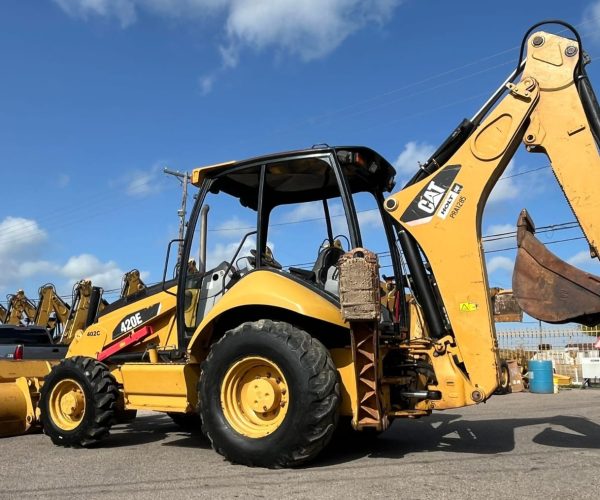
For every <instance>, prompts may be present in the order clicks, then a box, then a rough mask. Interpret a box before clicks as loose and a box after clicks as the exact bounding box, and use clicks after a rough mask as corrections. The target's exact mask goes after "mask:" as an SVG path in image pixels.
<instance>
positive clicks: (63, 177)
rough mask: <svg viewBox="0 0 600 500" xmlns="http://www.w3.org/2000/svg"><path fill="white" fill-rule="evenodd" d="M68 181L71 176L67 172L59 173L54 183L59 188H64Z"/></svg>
mask: <svg viewBox="0 0 600 500" xmlns="http://www.w3.org/2000/svg"><path fill="white" fill-rule="evenodd" d="M69 182H71V177H69V176H68V175H67V174H59V175H58V178H57V180H56V184H57V185H58V187H59V188H61V189H62V188H66V187H67V186H68V185H69Z"/></svg>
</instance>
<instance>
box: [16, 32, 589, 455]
mask: <svg viewBox="0 0 600 500" xmlns="http://www.w3.org/2000/svg"><path fill="white" fill-rule="evenodd" d="M559 24H560V25H561V26H562V27H564V28H566V29H568V30H571V31H572V32H573V39H571V38H566V37H564V36H558V35H554V34H551V33H549V32H545V31H535V30H536V29H537V28H539V26H540V25H541V23H540V24H538V25H535V26H534V27H532V29H530V30H529V31H528V32H527V34H526V36H525V38H524V40H523V43H522V49H521V55H520V57H519V61H518V63H517V64H516V69H515V71H514V72H513V73H512V74H511V75H510V76H509V78H508V79H507V80H506V81H505V82H504V84H502V85H501V87H500V88H499V89H498V91H496V92H495V93H494V94H493V95H492V97H491V98H490V99H489V100H488V102H486V103H485V104H484V106H483V107H482V108H481V110H480V111H479V112H477V114H476V115H475V116H474V117H473V118H472V119H470V120H464V121H463V122H462V123H461V124H460V125H459V126H458V127H457V129H456V130H455V131H453V133H452V134H451V135H450V137H449V138H448V139H447V140H446V141H445V142H444V143H443V144H442V145H441V146H440V147H439V148H438V150H437V151H436V152H435V153H434V154H433V155H432V157H431V158H430V159H429V160H428V161H427V162H426V163H425V164H424V165H422V166H421V168H420V169H419V171H418V172H417V173H416V174H415V176H414V177H413V178H412V179H411V180H410V181H409V182H408V184H407V185H406V186H405V187H404V188H403V189H402V190H400V191H398V192H396V193H395V194H392V195H389V196H387V197H386V196H385V193H388V192H391V191H392V189H393V186H394V175H395V171H394V169H393V167H392V166H391V165H390V163H389V162H387V161H386V160H385V159H384V158H382V157H381V156H380V155H379V154H377V153H376V152H374V151H373V150H371V149H368V148H365V147H355V146H343V147H329V146H322V147H315V148H310V149H306V150H302V151H293V152H285V153H278V154H272V155H268V156H262V157H259V158H252V159H249V160H244V161H236V162H229V163H224V164H219V165H212V166H208V167H203V168H198V169H196V170H194V171H193V174H192V181H193V184H194V185H195V186H197V187H198V188H199V193H198V195H197V197H196V201H195V204H194V208H193V210H192V212H191V216H190V220H189V221H188V225H187V232H186V236H185V239H184V241H183V242H180V241H179V240H175V241H172V242H171V243H170V244H169V247H168V249H167V258H166V262H165V267H164V274H163V281H162V282H161V283H159V284H158V285H155V286H151V287H147V288H145V289H144V290H142V291H141V292H139V293H138V294H136V295H134V296H132V297H133V298H129V299H119V300H117V301H116V302H115V303H113V304H110V305H108V306H107V307H106V308H105V309H104V310H103V311H102V312H101V313H100V314H98V317H97V318H96V320H95V322H93V323H92V324H90V325H89V326H87V327H86V328H85V329H84V330H81V331H78V332H76V333H75V336H74V338H73V340H72V342H71V343H70V345H69V350H68V354H67V358H66V359H64V360H63V361H61V362H60V363H59V364H57V365H55V366H54V367H53V368H52V370H51V372H50V373H49V374H48V375H47V376H46V377H45V379H44V381H43V385H41V389H40V399H39V404H38V408H39V412H40V418H41V421H42V424H43V428H44V432H45V433H46V434H47V435H48V436H49V437H50V438H51V439H52V441H53V442H54V443H55V444H57V445H60V446H89V445H92V444H96V443H98V442H99V441H101V440H103V439H105V438H107V436H108V434H109V431H110V427H111V424H112V422H113V420H114V415H115V411H116V408H119V407H120V408H126V409H131V410H134V409H146V410H154V411H160V412H168V413H170V414H172V415H179V416H180V417H182V418H184V417H189V419H190V420H192V421H193V420H194V419H195V421H196V422H197V425H201V426H202V430H203V432H204V433H205V434H206V435H207V436H208V438H209V439H210V441H211V443H212V445H213V447H214V449H215V450H216V451H217V452H218V453H220V454H222V455H224V456H225V457H226V458H227V459H229V460H230V461H232V462H236V463H242V464H247V465H255V466H263V467H291V466H296V465H299V464H302V463H305V462H307V461H309V460H311V459H313V458H314V457H315V456H316V455H317V454H318V453H319V452H320V451H321V450H322V449H323V448H324V447H325V446H326V445H327V443H328V442H329V440H330V439H331V436H332V434H333V432H334V430H335V428H336V426H338V425H341V420H340V417H342V420H343V421H345V422H347V421H350V422H351V425H352V427H353V428H354V429H356V430H358V431H365V430H374V431H381V430H385V429H386V428H387V427H388V426H389V425H390V422H392V421H393V420H394V419H396V418H406V417H409V418H418V417H424V416H427V415H429V414H430V413H431V412H432V411H435V410H444V409H449V408H458V407H462V406H467V405H475V404H479V403H482V402H484V401H486V399H488V398H489V397H490V396H491V395H492V394H493V393H494V391H495V390H496V388H497V386H498V384H499V379H500V360H499V358H498V349H497V343H496V338H495V329H494V321H493V311H492V306H491V299H490V292H489V286H488V280H487V275H486V268H485V260H484V256H483V249H482V243H481V218H482V213H483V209H484V206H485V203H486V200H487V198H488V196H489V194H490V191H491V190H492V188H493V186H494V184H495V183H496V181H497V180H498V179H499V178H500V176H501V175H502V173H503V171H504V169H505V168H506V166H507V164H508V162H509V160H510V159H511V157H512V156H513V155H514V153H515V151H516V150H517V148H518V146H519V144H520V143H521V142H523V143H524V144H525V147H526V149H527V151H529V152H532V153H544V154H546V155H547V156H548V157H549V159H550V161H551V164H552V168H553V170H554V173H555V174H556V177H557V179H558V181H559V184H560V186H561V187H562V189H563V191H564V193H565V195H566V197H567V199H568V201H569V203H570V204H571V207H572V209H573V211H574V213H575V216H576V217H577V219H578V220H579V222H580V224H581V227H582V229H583V232H584V234H585V235H586V237H587V240H588V242H589V244H590V247H591V248H592V251H593V254H594V255H596V256H597V255H598V250H597V245H598V242H599V241H600V226H598V225H597V224H596V223H595V218H596V215H597V214H598V212H599V210H598V209H599V208H600V207H599V206H598V205H599V204H600V200H598V198H597V197H596V196H595V190H596V186H597V185H599V183H600V156H599V154H598V138H599V137H600V110H599V108H598V104H597V102H596V99H595V96H594V93H593V91H592V88H591V86H590V84H589V81H588V80H587V76H586V73H585V64H586V63H587V60H586V58H585V56H584V54H583V51H582V48H581V41H580V39H579V35H578V34H577V33H576V32H575V30H574V29H573V28H572V27H571V26H569V25H567V24H565V23H559ZM530 35H531V36H530ZM525 53H526V59H524V58H523V56H524V55H525ZM368 202H370V203H371V206H374V207H375V211H374V213H375V214H379V217H380V221H379V222H380V224H378V225H377V227H381V232H382V234H383V235H385V239H386V241H387V244H388V249H387V251H388V252H389V254H388V255H389V256H390V260H391V269H392V274H391V275H389V276H386V279H385V294H386V297H385V300H384V301H383V304H384V306H383V307H382V305H381V304H382V301H381V291H380V289H381V281H380V276H379V267H378V260H377V257H376V255H375V254H373V253H372V252H371V251H369V250H367V249H365V248H364V247H365V242H366V237H367V234H368V230H369V229H370V230H372V227H373V226H372V225H369V226H366V225H365V223H364V222H363V223H362V224H361V217H359V215H360V214H358V208H357V206H360V207H364V206H365V204H366V203H368ZM307 204H310V207H311V210H313V209H314V208H315V207H321V209H322V214H323V219H324V221H325V222H324V224H322V225H319V224H314V225H313V227H312V228H311V231H310V232H307V233H306V234H304V235H303V237H304V238H305V242H304V246H307V247H308V246H310V238H311V236H313V235H317V236H319V238H320V241H318V242H317V244H315V246H314V247H313V249H311V254H313V252H315V253H316V254H317V259H316V262H315V263H314V265H313V266H312V267H311V268H310V269H306V268H305V267H300V266H299V267H294V266H286V267H283V266H282V265H281V264H279V262H278V261H277V260H276V258H275V256H274V255H273V252H271V251H270V249H269V248H268V247H267V242H268V241H274V240H276V239H277V237H278V235H280V234H281V227H280V225H279V224H277V220H278V216H281V215H286V214H289V213H290V212H289V210H292V209H295V208H298V207H303V206H306V205H307ZM235 206H237V207H239V210H242V211H243V213H244V216H245V217H248V218H249V217H253V219H252V220H253V222H252V223H251V224H250V225H251V226H252V228H251V229H249V230H248V232H247V233H246V234H244V235H243V236H241V237H240V239H239V242H238V243H237V244H236V245H234V246H235V250H234V251H232V255H229V256H227V258H226V260H223V261H222V262H220V263H219V262H218V261H217V262H214V256H213V255H208V252H207V248H208V247H211V248H213V247H217V245H216V244H215V240H214V239H211V238H214V235H215V234H217V232H216V231H211V229H212V230H214V229H218V227H219V221H222V220H224V217H230V216H231V210H232V207H235ZM219 207H220V208H219ZM332 207H335V209H336V210H337V209H338V207H340V209H341V212H340V213H341V214H342V217H336V219H335V221H332V219H333V217H332V216H331V215H330V213H331V210H332ZM219 209H221V210H222V212H221V214H220V215H219ZM215 213H216V215H213V214H215ZM209 214H210V217H209ZM248 218H247V219H245V220H248ZM340 219H343V221H342V222H343V224H342V226H343V228H342V229H340ZM240 220H241V219H240ZM279 220H281V219H279ZM334 222H335V224H334ZM334 228H335V232H334ZM533 228H534V226H533V223H532V222H531V219H530V218H529V217H528V216H527V214H523V217H521V219H520V222H519V246H520V248H519V255H518V262H517V264H516V274H515V277H514V280H513V290H514V294H515V297H516V298H517V300H518V302H519V304H520V306H521V307H522V308H523V309H524V311H525V312H527V313H528V314H532V315H534V316H535V317H542V318H543V319H545V320H550V321H556V322H559V321H569V320H580V321H589V322H590V323H593V322H596V323H597V322H598V315H599V314H600V297H599V294H598V291H597V290H596V289H595V286H596V283H597V282H598V278H593V277H590V276H589V275H586V274H584V273H581V272H580V271H577V270H575V269H573V268H570V267H568V266H567V265H566V264H564V263H562V262H561V261H559V260H558V259H557V258H556V257H555V256H553V255H552V254H549V253H548V252H547V251H546V250H545V249H544V248H543V247H541V246H540V245H541V244H540V245H538V243H539V242H537V240H536V239H535V237H534V236H533ZM244 231H245V230H244ZM321 232H322V233H323V234H322V237H321V235H320V234H318V233H321ZM236 234H237V233H236ZM197 239H198V241H197ZM323 240H325V244H322V242H323ZM363 240H364V241H363ZM173 243H183V247H182V251H181V254H180V255H179V261H180V262H189V261H190V260H191V259H195V258H196V256H198V260H197V261H196V262H197V266H196V265H195V266H192V265H190V266H180V272H179V273H178V275H177V276H176V278H175V279H172V280H167V279H166V274H167V269H169V257H170V253H171V252H170V250H171V246H172V244H173ZM274 248H278V247H277V246H275V247H274ZM313 255H314V254H313ZM278 258H281V257H280V256H278ZM531 281H533V282H534V283H535V284H536V286H535V287H533V286H532V285H531ZM541 290H543V291H541ZM571 298H572V299H574V300H570V299H571ZM584 299H585V300H584ZM557 302H559V303H560V306H561V307H560V308H558V309H559V310H557V308H556V307H555V306H556V303H557ZM24 404H29V403H27V402H25V403H24ZM30 407H35V404H30ZM200 422H201V424H200Z"/></svg>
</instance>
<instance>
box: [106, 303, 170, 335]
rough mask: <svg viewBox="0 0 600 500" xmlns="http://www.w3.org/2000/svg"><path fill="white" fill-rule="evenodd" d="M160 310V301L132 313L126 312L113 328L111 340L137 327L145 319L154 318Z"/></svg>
mask: <svg viewBox="0 0 600 500" xmlns="http://www.w3.org/2000/svg"><path fill="white" fill-rule="evenodd" d="M159 312H160V303H158V304H154V305H152V306H150V307H146V308H145V309H140V310H139V311H136V312H134V313H131V314H128V315H127V316H125V317H124V318H123V319H122V320H121V321H119V324H118V325H117V327H116V328H115V329H114V330H113V333H112V338H113V340H114V339H116V338H118V337H120V336H121V335H125V334H126V333H128V332H130V331H132V330H134V329H136V328H138V327H139V326H140V325H142V324H143V323H146V321H148V320H150V319H152V318H154V317H155V316H157V315H158V313H159Z"/></svg>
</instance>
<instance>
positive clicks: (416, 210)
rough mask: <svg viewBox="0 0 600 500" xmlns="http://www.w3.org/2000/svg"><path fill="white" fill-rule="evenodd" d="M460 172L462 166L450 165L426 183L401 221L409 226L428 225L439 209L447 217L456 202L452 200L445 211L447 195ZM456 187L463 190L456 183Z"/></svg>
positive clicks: (455, 192) (407, 208) (456, 192)
mask: <svg viewBox="0 0 600 500" xmlns="http://www.w3.org/2000/svg"><path fill="white" fill-rule="evenodd" d="M459 170H460V165H448V166H447V167H444V168H443V169H442V170H441V171H439V172H437V173H436V174H434V176H433V177H432V178H431V179H429V180H428V181H426V182H424V183H423V184H425V185H424V186H423V187H422V188H421V190H420V191H419V193H418V194H417V195H416V196H415V197H414V198H413V199H412V201H411V202H410V204H409V205H408V206H407V207H406V210H405V211H404V213H403V214H402V216H401V217H400V221H401V222H403V223H404V224H406V225H408V226H416V225H418V224H427V223H428V222H429V221H430V220H432V219H433V217H434V214H435V211H436V210H438V209H439V210H440V211H441V210H443V213H444V216H445V214H447V213H448V211H449V210H451V208H452V204H453V201H454V200H453V199H452V200H450V205H449V206H448V207H446V208H445V209H444V208H443V207H444V206H445V203H444V199H445V197H446V194H447V193H448V192H450V186H452V183H453V182H454V179H455V178H456V176H457V174H458V172H459ZM454 187H456V189H458V190H459V191H460V189H462V186H461V185H460V184H456V183H454ZM459 191H454V190H453V191H452V192H454V195H453V198H454V197H455V196H456V195H457V194H458V192H459Z"/></svg>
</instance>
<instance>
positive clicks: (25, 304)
mask: <svg viewBox="0 0 600 500" xmlns="http://www.w3.org/2000/svg"><path fill="white" fill-rule="evenodd" d="M7 298H8V310H7V312H6V321H5V323H6V324H7V325H19V324H21V322H22V321H23V320H24V318H23V315H25V316H26V317H27V320H28V321H29V322H32V321H34V319H35V315H36V313H37V309H36V307H35V304H34V303H33V302H31V300H29V299H28V298H27V296H26V295H25V292H24V291H23V290H18V291H17V293H15V294H14V295H9V296H8V297H7Z"/></svg>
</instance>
